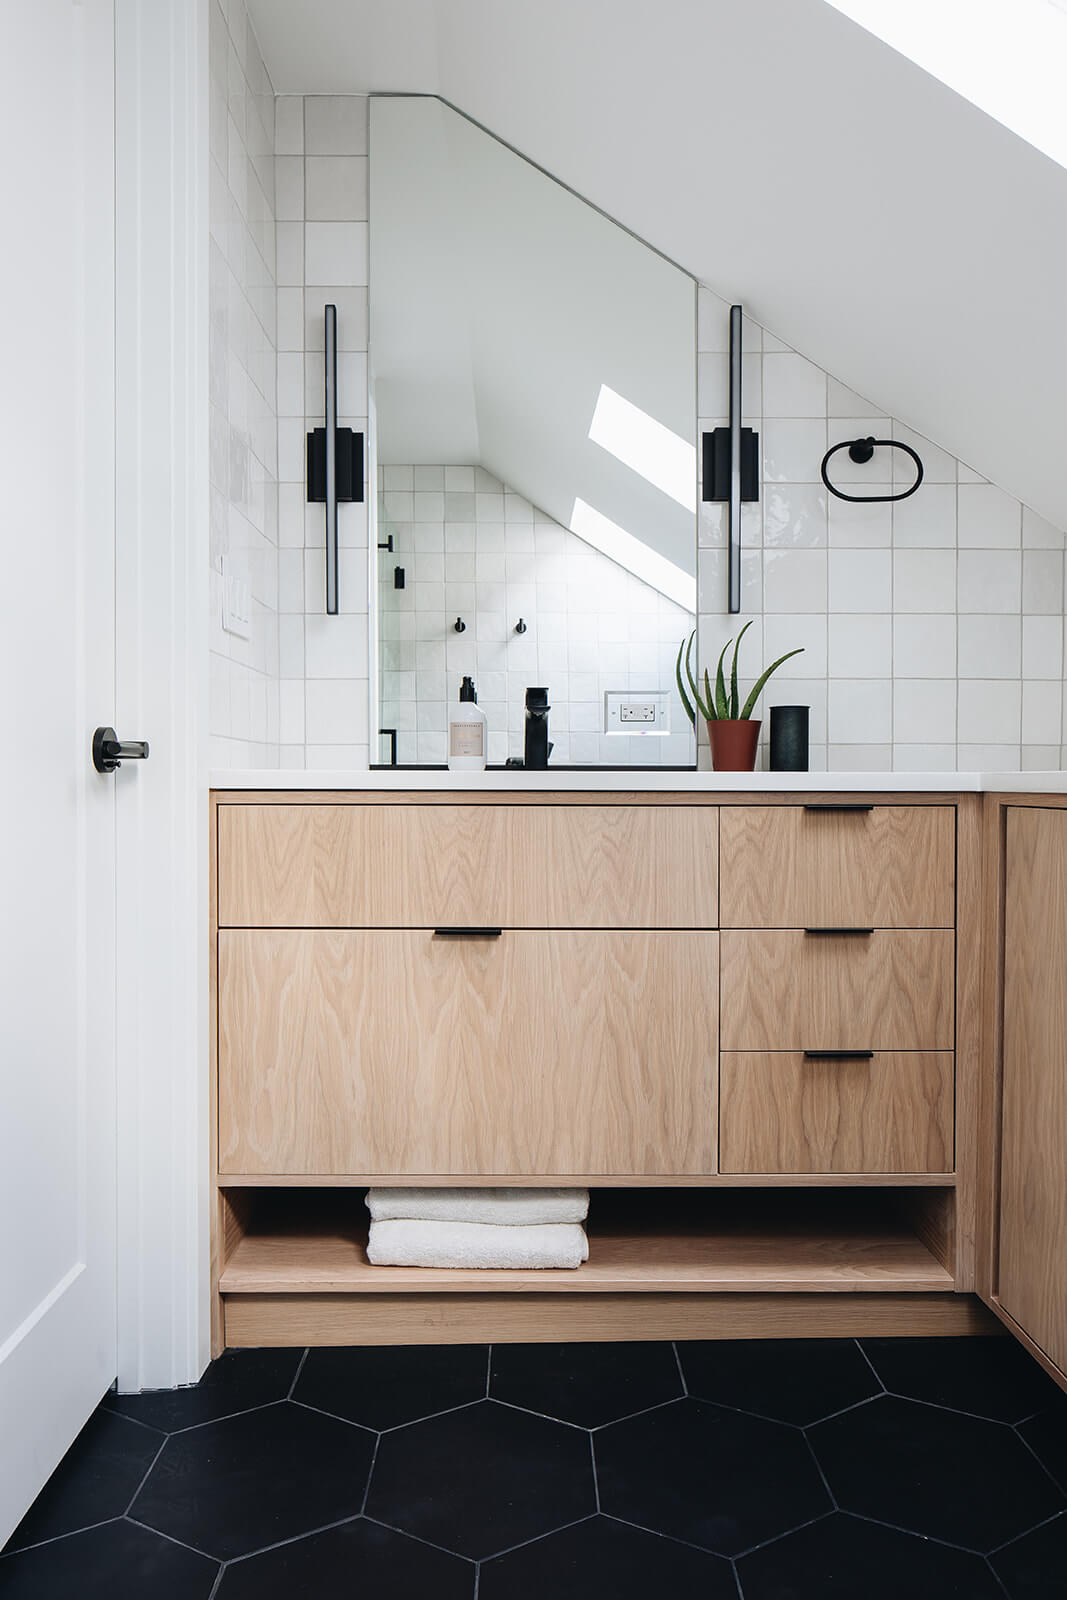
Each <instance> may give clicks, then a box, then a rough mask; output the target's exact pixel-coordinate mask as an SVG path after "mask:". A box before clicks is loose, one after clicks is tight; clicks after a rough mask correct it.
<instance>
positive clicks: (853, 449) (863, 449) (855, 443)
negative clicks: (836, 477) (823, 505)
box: [819, 439, 923, 505]
mask: <svg viewBox="0 0 1067 1600" xmlns="http://www.w3.org/2000/svg"><path fill="white" fill-rule="evenodd" d="M879 445H885V446H886V447H887V448H888V449H890V450H903V451H904V454H905V455H909V456H910V457H911V459H912V460H913V461H914V463H915V482H914V483H913V484H912V485H911V487H910V488H908V489H903V490H902V491H901V492H900V494H846V493H845V491H844V490H843V489H835V488H834V486H833V484H832V483H831V482H830V479H829V477H828V476H827V472H826V466H827V463H828V462H829V460H830V457H831V456H836V454H837V452H838V451H839V450H847V451H848V459H849V460H850V461H855V462H856V464H857V465H858V466H862V465H863V464H864V462H867V461H870V459H871V457H872V456H873V455H874V452H875V450H876V449H877V448H878V446H879ZM819 471H820V473H821V474H822V481H823V483H825V485H826V487H827V488H828V489H829V491H830V493H831V494H836V496H837V498H838V499H839V500H852V501H854V502H855V503H856V504H857V505H862V504H863V503H864V502H866V501H870V502H871V503H873V502H874V501H877V500H881V501H886V500H906V499H907V498H908V496H909V495H912V494H914V493H915V491H916V489H917V488H918V487H919V485H920V483H922V481H923V464H922V462H921V460H920V459H919V453H918V451H917V450H913V449H912V448H911V445H910V444H904V443H903V442H902V441H901V440H900V439H843V440H842V441H841V443H840V444H834V445H831V446H830V448H829V450H827V452H826V454H825V455H824V456H823V458H822V464H821V466H820V467H819Z"/></svg>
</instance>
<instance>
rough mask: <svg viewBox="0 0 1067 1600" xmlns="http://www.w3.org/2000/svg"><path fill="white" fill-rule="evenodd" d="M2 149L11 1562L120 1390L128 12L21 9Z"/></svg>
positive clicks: (28, 2) (3, 987) (1, 1175)
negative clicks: (118, 333) (120, 139)
mask: <svg viewBox="0 0 1067 1600" xmlns="http://www.w3.org/2000/svg"><path fill="white" fill-rule="evenodd" d="M0 129H2V133H0V150H2V152H3V155H2V157H0V197H2V215H3V218H4V228H3V246H2V248H0V540H2V545H0V548H2V551H3V566H2V568H0V573H2V582H0V681H2V685H3V704H4V715H3V718H2V728H3V765H4V771H3V788H2V791H0V1094H2V1099H0V1418H2V1419H3V1420H2V1423H0V1543H3V1540H4V1539H5V1537H6V1536H7V1534H8V1533H9V1532H10V1531H11V1529H12V1528H13V1527H14V1526H15V1524H16V1523H17V1522H18V1520H19V1518H20V1517H21V1515H22V1513H23V1512H24V1511H25V1510H26V1508H27V1506H28V1505H29V1504H30V1503H31V1501H32V1500H33V1499H34V1497H35V1496H36V1494H37V1492H38V1490H39V1489H40V1488H41V1486H42V1484H43V1483H44V1482H45V1480H46V1479H47V1478H48V1476H49V1474H50V1473H51V1471H52V1469H53V1468H54V1467H55V1465H56V1464H57V1462H58V1461H59V1460H60V1458H61V1457H62V1455H63V1453H64V1451H65V1450H66V1448H67V1446H68V1445H69V1444H70V1443H71V1440H72V1439H73V1438H74V1436H75V1435H76V1433H77V1432H78V1430H79V1429H80V1427H81V1426H82V1424H83V1423H84V1421H85V1419H86V1417H87V1416H88V1415H89V1413H90V1412H91V1411H92V1409H93V1407H94V1406H95V1405H96V1403H97V1401H98V1400H99V1399H100V1397H101V1395H102V1394H103V1393H104V1391H105V1390H106V1389H107V1387H108V1386H109V1384H110V1383H111V1382H112V1380H113V1378H114V1376H115V1347H116V1340H115V885H114V856H115V786H116V783H117V782H119V783H125V782H134V783H135V782H136V781H137V771H136V768H133V769H130V768H123V770H122V771H121V772H120V773H118V774H116V775H115V776H112V777H102V776H100V775H98V774H97V773H96V772H95V771H94V770H93V767H92V763H91V759H90V741H91V736H92V731H93V728H94V726H95V725H96V724H97V723H110V722H111V721H112V720H113V713H114V704H115V681H114V680H115V673H114V655H115V641H114V555H115V522H114V475H115V459H114V414H115V405H114V393H115V389H114V297H115V296H114V282H115V272H114V132H113V129H114V23H113V4H112V0H0ZM119 732H120V734H124V736H127V735H126V733H125V730H122V729H120V730H119Z"/></svg>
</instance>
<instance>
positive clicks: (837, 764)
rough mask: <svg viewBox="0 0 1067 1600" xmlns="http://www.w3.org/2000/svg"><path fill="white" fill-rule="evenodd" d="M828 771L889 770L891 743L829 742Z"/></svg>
mask: <svg viewBox="0 0 1067 1600" xmlns="http://www.w3.org/2000/svg"><path fill="white" fill-rule="evenodd" d="M826 766H827V770H828V771H829V772H891V771H892V769H893V746H892V745H891V744H840V743H836V744H831V745H830V746H829V748H828V750H827V752H826Z"/></svg>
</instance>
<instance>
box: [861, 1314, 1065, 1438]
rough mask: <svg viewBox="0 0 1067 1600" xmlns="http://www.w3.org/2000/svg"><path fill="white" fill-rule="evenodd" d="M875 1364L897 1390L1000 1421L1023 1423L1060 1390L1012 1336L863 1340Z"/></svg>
mask: <svg viewBox="0 0 1067 1600" xmlns="http://www.w3.org/2000/svg"><path fill="white" fill-rule="evenodd" d="M861 1343H862V1345H863V1349H864V1350H865V1351H866V1353H867V1356H868V1358H869V1359H870V1362H871V1365H872V1366H873V1367H874V1369H875V1371H876V1372H877V1373H878V1376H879V1377H880V1378H881V1380H882V1382H883V1383H884V1384H885V1386H886V1388H887V1389H888V1390H889V1392H890V1393H891V1394H900V1395H906V1396H907V1397H908V1398H909V1399H911V1400H928V1401H930V1402H931V1403H932V1404H934V1405H939V1406H949V1407H951V1409H952V1410H953V1411H969V1412H971V1413H972V1414H973V1415H974V1416H976V1417H990V1418H991V1419H992V1420H993V1421H994V1422H1019V1421H1021V1420H1022V1418H1023V1417H1029V1416H1031V1415H1032V1414H1033V1413H1034V1412H1035V1411H1038V1410H1039V1409H1040V1408H1041V1406H1043V1405H1045V1404H1047V1403H1048V1400H1049V1392H1050V1390H1055V1391H1056V1393H1059V1391H1058V1390H1056V1386H1055V1384H1054V1383H1053V1382H1052V1379H1051V1378H1049V1377H1047V1376H1046V1375H1045V1373H1043V1372H1042V1370H1041V1368H1040V1367H1039V1366H1038V1364H1037V1362H1036V1361H1034V1360H1033V1358H1032V1357H1031V1356H1028V1355H1027V1354H1026V1351H1025V1350H1024V1349H1023V1348H1022V1346H1021V1345H1020V1344H1018V1343H1017V1342H1016V1341H1015V1340H1014V1339H1012V1338H1011V1337H1010V1336H1009V1335H1007V1334H1005V1335H1004V1337H1003V1338H1001V1337H998V1336H997V1335H990V1336H988V1337H986V1336H983V1337H981V1338H974V1339H863V1340H861Z"/></svg>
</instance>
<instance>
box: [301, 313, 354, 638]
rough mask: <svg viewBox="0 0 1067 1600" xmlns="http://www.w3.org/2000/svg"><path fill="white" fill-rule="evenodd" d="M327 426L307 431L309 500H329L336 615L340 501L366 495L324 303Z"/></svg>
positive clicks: (331, 593) (333, 327) (330, 584)
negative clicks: (340, 422)
mask: <svg viewBox="0 0 1067 1600" xmlns="http://www.w3.org/2000/svg"><path fill="white" fill-rule="evenodd" d="M325 324H326V342H325V356H326V363H325V364H326V426H325V427H324V428H313V429H312V430H311V432H310V433H309V434H308V443H307V479H308V500H309V501H312V502H314V501H325V503H326V614H327V616H330V617H335V616H336V615H337V503H338V501H339V500H362V499H363V435H362V434H361V433H353V431H352V429H351V428H339V427H338V426H337V307H336V306H326V307H325Z"/></svg>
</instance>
